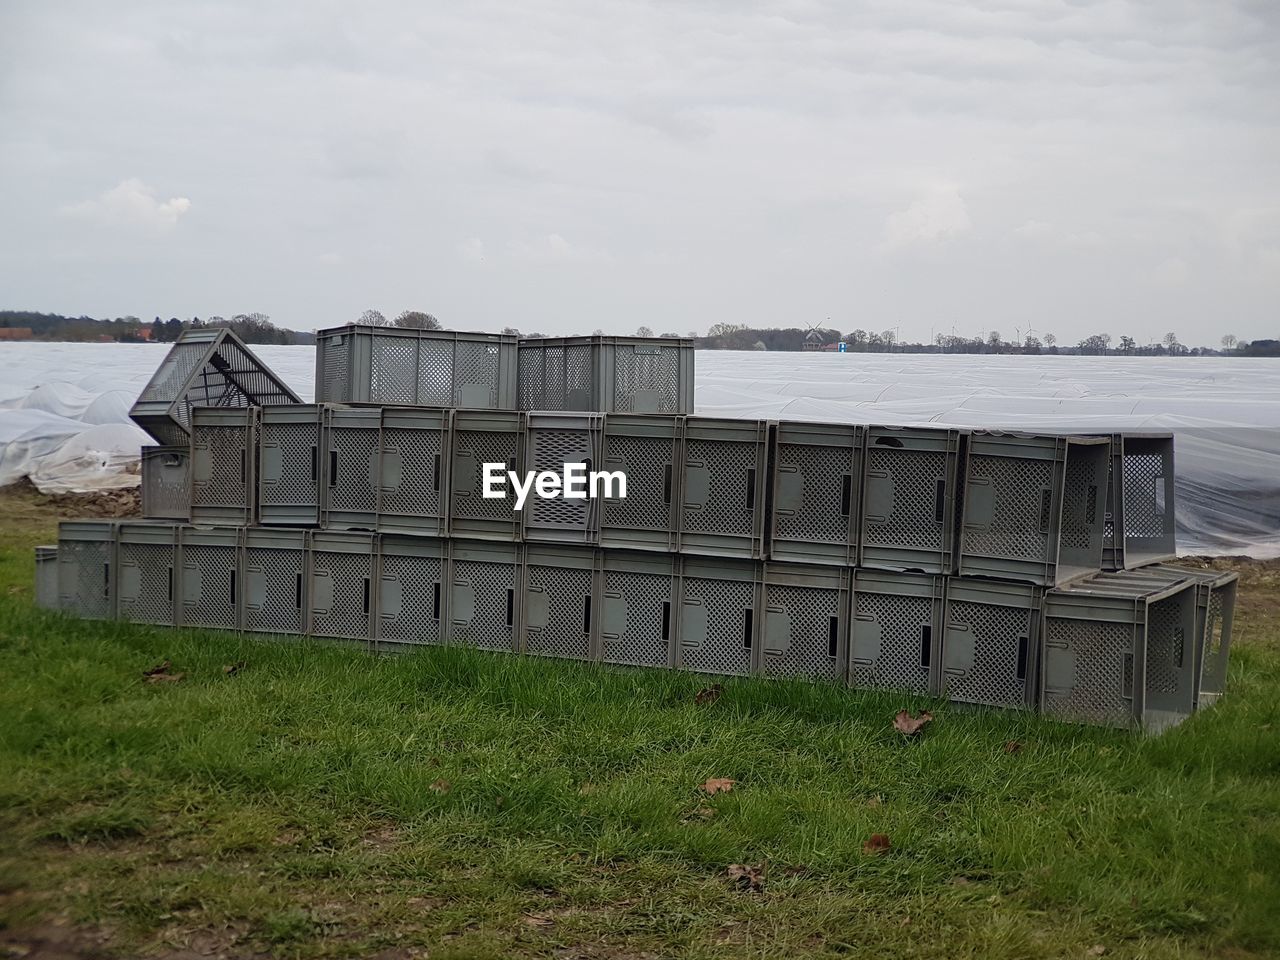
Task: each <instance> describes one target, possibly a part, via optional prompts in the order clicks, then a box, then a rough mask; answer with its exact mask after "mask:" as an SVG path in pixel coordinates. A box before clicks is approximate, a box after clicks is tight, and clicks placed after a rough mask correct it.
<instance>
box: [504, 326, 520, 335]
mask: <svg viewBox="0 0 1280 960" xmlns="http://www.w3.org/2000/svg"><path fill="white" fill-rule="evenodd" d="M502 335H503V336H504V337H518V336H520V331H519V330H517V329H516V328H515V327H503V328H502Z"/></svg>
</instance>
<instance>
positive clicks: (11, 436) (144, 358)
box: [0, 343, 1280, 557]
mask: <svg viewBox="0 0 1280 960" xmlns="http://www.w3.org/2000/svg"><path fill="white" fill-rule="evenodd" d="M251 349H252V350H253V351H254V352H255V353H256V354H257V355H258V356H259V357H261V358H262V360H263V361H264V362H265V363H267V364H268V365H269V366H271V368H272V369H273V370H274V371H275V372H276V373H277V374H278V375H279V376H281V377H282V378H283V379H284V380H285V381H286V382H287V383H288V384H289V385H290V386H291V387H293V389H294V390H295V391H296V392H297V393H298V394H299V396H301V397H302V398H303V399H304V400H308V399H310V398H311V397H312V395H313V387H314V385H313V377H314V373H315V370H314V367H315V352H314V349H313V348H311V347H270V346H254V347H252V348H251ZM167 350H168V346H167V345H164V344H53V343H48V344H46V343H9V344H0V483H10V482H12V481H14V480H16V479H18V478H20V477H22V476H30V477H31V478H32V479H33V481H34V482H35V483H36V485H37V486H39V487H41V488H42V489H46V490H55V489H56V490H95V489H104V488H107V487H113V486H125V485H132V484H136V483H137V482H138V479H137V474H136V471H137V461H138V448H139V447H140V446H141V445H142V444H143V443H146V442H148V441H147V440H146V437H145V434H142V432H141V431H138V430H136V429H133V428H132V427H131V425H130V429H129V430H121V431H105V430H97V431H94V430H93V428H94V427H95V426H96V425H129V420H128V409H129V406H130V405H131V404H132V403H133V400H134V398H135V397H137V395H138V393H140V392H141V390H142V387H143V386H144V385H145V384H146V382H147V380H148V379H149V378H150V377H151V374H152V373H153V372H154V371H155V369H156V367H157V366H158V365H159V363H160V360H161V359H162V358H163V356H164V354H165V352H166V351H167ZM696 370H697V380H696V396H695V403H696V406H697V411H698V412H699V413H702V414H709V415H717V416H747V417H771V418H780V419H793V420H819V421H821V420H828V421H843V422H849V423H886V424H938V425H948V426H960V427H985V428H990V429H1023V430H1052V431H1062V430H1078V431H1090V432H1099V433H1102V432H1109V431H1112V430H1158V431H1172V432H1173V433H1175V434H1176V435H1177V443H1176V454H1175V455H1176V460H1177V468H1178V501H1179V502H1178V509H1179V531H1178V534H1179V547H1180V549H1181V550H1182V552H1184V553H1245V554H1249V555H1252V556H1255V557H1274V556H1280V361H1276V360H1265V359H1258V360H1251V359H1236V358H1230V359H1228V358H1216V357H1205V358H1190V357H1187V358H1154V357H1150V358H1147V357H1144V358H1128V357H986V356H938V355H906V354H825V353H824V354H812V353H807V354H806V353H750V352H748V353H738V352H722V351H701V352H699V353H698V354H697V359H696Z"/></svg>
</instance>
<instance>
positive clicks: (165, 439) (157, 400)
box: [129, 328, 301, 446]
mask: <svg viewBox="0 0 1280 960" xmlns="http://www.w3.org/2000/svg"><path fill="white" fill-rule="evenodd" d="M300 402H301V401H300V400H299V399H298V395H297V394H296V393H294V392H293V391H292V390H290V389H289V387H288V385H287V384H285V382H284V381H283V380H281V379H280V378H279V377H277V376H276V375H275V374H274V373H272V372H271V370H270V368H269V367H267V365H266V364H264V363H263V362H262V361H261V360H259V359H258V358H257V357H255V356H254V355H253V353H252V352H251V351H250V350H249V348H248V347H246V346H245V345H244V343H242V342H241V341H240V339H239V338H238V337H237V336H236V335H235V334H234V333H232V332H231V331H230V330H223V329H212V328H205V329H198V330H187V331H186V332H184V333H183V334H182V336H181V337H180V338H179V339H178V341H177V342H176V343H175V344H174V345H173V347H172V348H171V349H170V350H169V352H168V354H166V355H165V358H164V360H163V361H161V363H160V367H159V368H158V369H157V370H156V372H155V374H154V375H153V376H152V378H151V380H150V381H148V383H147V385H146V386H145V387H143V389H142V393H141V394H140V395H139V397H138V400H137V402H136V403H135V404H134V405H133V407H132V408H131V409H130V411H129V416H130V418H132V419H133V421H134V422H135V423H136V424H138V426H140V427H142V429H143V430H145V431H147V433H149V434H151V436H153V437H155V439H156V441H157V442H158V443H160V444H163V445H165V446H183V445H185V444H187V443H188V442H189V441H190V439H191V411H192V410H193V409H194V408H195V407H222V408H227V407H253V406H271V405H275V404H290V403H300Z"/></svg>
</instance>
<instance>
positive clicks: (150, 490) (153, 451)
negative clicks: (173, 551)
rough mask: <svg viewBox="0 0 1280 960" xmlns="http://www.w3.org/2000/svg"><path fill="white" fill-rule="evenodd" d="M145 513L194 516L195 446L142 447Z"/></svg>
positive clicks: (166, 516)
mask: <svg viewBox="0 0 1280 960" xmlns="http://www.w3.org/2000/svg"><path fill="white" fill-rule="evenodd" d="M142 515H143V516H144V517H147V518H148V519H152V520H190V519H191V446H190V444H184V445H182V446H180V447H143V448H142Z"/></svg>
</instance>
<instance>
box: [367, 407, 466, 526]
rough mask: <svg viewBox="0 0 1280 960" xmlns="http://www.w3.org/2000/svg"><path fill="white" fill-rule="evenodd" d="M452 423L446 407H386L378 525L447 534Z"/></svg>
mask: <svg viewBox="0 0 1280 960" xmlns="http://www.w3.org/2000/svg"><path fill="white" fill-rule="evenodd" d="M449 423H450V413H449V411H448V410H445V409H427V408H422V407H385V408H383V411H382V457H381V461H380V466H379V478H378V481H379V484H380V486H381V491H380V493H381V504H380V506H379V508H378V529H379V530H381V531H383V532H386V533H405V534H415V535H428V536H443V535H444V533H445V531H446V529H447V528H446V513H447V507H448V498H447V497H445V496H444V495H443V491H445V490H448V489H449V458H448V456H447V452H448V450H449Z"/></svg>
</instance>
